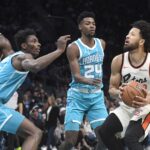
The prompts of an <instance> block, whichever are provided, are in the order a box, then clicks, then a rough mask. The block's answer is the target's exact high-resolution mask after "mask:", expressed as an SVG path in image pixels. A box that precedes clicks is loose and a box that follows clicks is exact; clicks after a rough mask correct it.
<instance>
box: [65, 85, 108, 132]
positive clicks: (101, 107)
mask: <svg viewBox="0 0 150 150" xmlns="http://www.w3.org/2000/svg"><path fill="white" fill-rule="evenodd" d="M84 115H86V117H87V119H88V121H89V123H90V124H91V127H92V128H93V129H95V128H96V127H97V126H100V125H101V124H102V123H103V122H104V120H105V119H106V117H107V116H108V113H107V110H106V107H105V103H104V94H103V92H102V91H100V92H99V93H82V92H80V91H75V90H73V89H71V88H70V89H69V90H68V92H67V106H66V115H65V130H66V131H67V130H73V131H78V130H79V128H80V125H81V123H82V121H83V117H84Z"/></svg>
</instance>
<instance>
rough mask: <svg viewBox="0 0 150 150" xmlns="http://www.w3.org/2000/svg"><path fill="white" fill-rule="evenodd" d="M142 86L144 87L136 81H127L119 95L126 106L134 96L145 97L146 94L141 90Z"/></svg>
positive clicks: (129, 104)
mask: <svg viewBox="0 0 150 150" xmlns="http://www.w3.org/2000/svg"><path fill="white" fill-rule="evenodd" d="M142 88H144V86H143V85H142V84H141V83H138V82H136V81H131V82H129V83H128V84H127V85H126V86H125V87H124V90H123V92H122V95H121V98H122V100H123V102H124V103H125V104H126V105H128V106H132V101H133V100H134V97H135V96H140V97H143V98H145V97H146V94H145V93H144V92H142Z"/></svg>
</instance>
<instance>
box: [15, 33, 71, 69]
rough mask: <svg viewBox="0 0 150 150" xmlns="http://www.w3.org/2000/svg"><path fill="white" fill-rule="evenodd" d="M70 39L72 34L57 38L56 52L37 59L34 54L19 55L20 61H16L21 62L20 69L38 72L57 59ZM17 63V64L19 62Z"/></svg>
mask: <svg viewBox="0 0 150 150" xmlns="http://www.w3.org/2000/svg"><path fill="white" fill-rule="evenodd" d="M68 40H70V35H66V36H61V37H60V38H59V39H58V40H57V49H56V50H55V51H54V52H51V53H49V54H47V55H44V56H42V57H39V58H37V59H33V57H32V55H30V54H25V55H22V56H21V55H20V56H18V57H17V59H18V61H16V62H20V68H18V69H19V70H25V71H31V72H38V71H40V70H42V69H44V68H45V67H47V66H48V65H49V64H51V63H52V62H53V61H54V60H56V59H57V58H58V57H59V56H60V55H61V54H62V53H63V52H64V51H65V48H66V44H67V41H68ZM14 62H15V61H14ZM15 65H16V66H17V65H18V63H17V64H15Z"/></svg>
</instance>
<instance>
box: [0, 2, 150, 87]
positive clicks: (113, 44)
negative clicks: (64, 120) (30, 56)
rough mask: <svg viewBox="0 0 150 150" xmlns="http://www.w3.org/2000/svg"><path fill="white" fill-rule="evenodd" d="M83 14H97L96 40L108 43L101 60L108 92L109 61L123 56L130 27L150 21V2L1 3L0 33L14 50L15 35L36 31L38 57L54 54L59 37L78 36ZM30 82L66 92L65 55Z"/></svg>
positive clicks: (68, 74) (66, 63)
mask: <svg viewBox="0 0 150 150" xmlns="http://www.w3.org/2000/svg"><path fill="white" fill-rule="evenodd" d="M84 10H88V11H93V12H94V13H95V14H96V23H97V31H96V36H97V37H99V38H103V39H104V40H105V41H106V43H107V47H106V51H105V60H104V82H105V89H106V90H107V88H108V81H109V75H110V63H111V60H112V58H113V57H114V56H115V55H117V54H119V53H121V52H122V46H123V43H124V38H125V35H126V34H127V33H128V30H129V28H130V24H131V23H132V22H134V21H136V20H139V19H144V20H147V21H150V0H1V2H0V32H2V33H3V34H4V35H5V36H6V37H7V38H8V39H9V40H10V41H11V43H12V44H13V47H14V49H16V46H15V43H14V38H13V36H14V34H15V33H16V32H17V31H18V30H19V29H23V28H26V27H30V28H33V29H35V30H36V32H37V33H38V37H39V39H40V42H41V43H42V48H41V49H42V51H41V53H40V55H44V54H46V53H48V52H50V51H53V50H55V48H56V45H55V42H56V40H57V38H58V37H59V36H60V35H64V34H71V37H72V41H73V40H75V39H76V38H78V37H79V36H80V34H79V31H78V27H77V23H76V19H77V16H78V15H79V13H80V12H81V11H84ZM30 79H31V80H32V79H33V80H34V79H37V80H41V81H42V82H44V84H47V85H51V86H53V87H56V88H57V87H60V86H61V85H63V86H66V88H67V86H68V84H69V82H70V70H69V66H68V61H67V59H66V55H65V54H63V56H61V57H60V58H59V59H58V60H56V61H55V62H54V63H53V64H52V65H50V66H49V67H48V68H47V69H45V70H43V71H41V72H39V73H38V74H37V75H35V74H31V75H30Z"/></svg>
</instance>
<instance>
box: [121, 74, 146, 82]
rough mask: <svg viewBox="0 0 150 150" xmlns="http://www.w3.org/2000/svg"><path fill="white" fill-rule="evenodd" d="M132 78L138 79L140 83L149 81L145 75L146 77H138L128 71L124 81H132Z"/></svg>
mask: <svg viewBox="0 0 150 150" xmlns="http://www.w3.org/2000/svg"><path fill="white" fill-rule="evenodd" d="M131 80H134V81H137V82H139V83H145V82H147V79H146V77H144V78H138V77H136V76H132V75H131V74H130V73H128V74H126V75H124V76H123V82H124V83H127V82H128V81H131Z"/></svg>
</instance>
